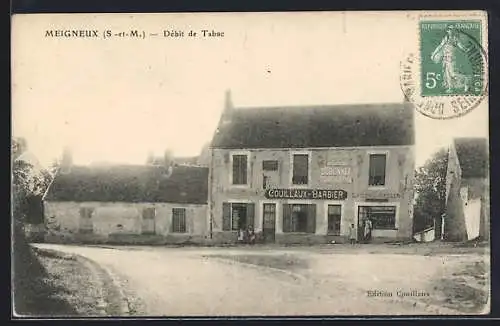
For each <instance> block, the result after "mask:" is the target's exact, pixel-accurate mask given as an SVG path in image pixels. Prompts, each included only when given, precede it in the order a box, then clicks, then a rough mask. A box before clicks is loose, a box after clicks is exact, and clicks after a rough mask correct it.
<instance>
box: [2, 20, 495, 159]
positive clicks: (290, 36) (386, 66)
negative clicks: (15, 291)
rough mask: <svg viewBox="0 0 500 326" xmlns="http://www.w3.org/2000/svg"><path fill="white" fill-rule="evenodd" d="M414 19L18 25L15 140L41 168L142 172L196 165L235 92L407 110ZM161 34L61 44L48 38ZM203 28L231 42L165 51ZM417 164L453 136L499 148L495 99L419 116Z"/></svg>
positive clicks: (258, 101)
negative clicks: (72, 32)
mask: <svg viewBox="0 0 500 326" xmlns="http://www.w3.org/2000/svg"><path fill="white" fill-rule="evenodd" d="M417 22H418V20H417V18H416V16H415V15H412V14H411V13H396V12H386V13H376V12H372V13H360V12H357V13H353V12H351V13H340V12H339V13H295V14H293V13H261V14H251V13H239V14H196V15H195V14H178V15H173V14H138V15H128V14H113V15H111V14H78V15H77V14H73V15H64V14H59V15H54V14H51V15H44V14H39V15H29V16H26V15H16V16H14V18H13V25H12V26H13V28H12V30H13V32H12V49H13V50H12V51H13V52H12V76H13V78H12V83H13V85H12V86H13V87H12V89H13V93H12V126H13V129H12V130H13V136H15V137H18V136H20V137H24V138H25V139H26V140H27V143H28V148H29V151H30V152H31V153H32V154H33V155H34V156H35V157H36V158H37V159H38V160H39V161H40V163H41V164H42V165H44V166H47V165H49V164H50V163H51V162H52V161H53V160H54V159H55V158H57V157H59V156H60V155H61V153H62V150H63V148H64V147H65V146H69V147H70V148H71V149H72V152H73V161H74V163H75V164H89V163H91V162H111V163H128V164H142V163H144V162H145V160H146V157H147V154H148V153H149V152H151V151H152V152H154V153H156V154H158V155H161V153H162V152H163V151H164V150H165V149H167V148H168V149H170V150H172V151H173V153H174V155H176V156H192V155H197V154H199V152H200V151H201V148H202V146H203V145H204V144H206V143H207V142H209V141H210V139H211V137H212V135H213V132H214V130H215V128H216V125H217V122H218V120H219V117H220V114H221V111H222V109H223V107H224V94H225V91H226V90H228V89H230V90H231V94H232V100H233V103H234V105H235V106H261V105H262V106H273V105H307V104H310V105H315V104H343V103H383V102H402V101H403V94H402V91H401V88H400V85H399V76H400V72H401V70H400V62H401V61H402V60H403V59H404V58H405V56H406V55H407V54H408V53H410V52H414V51H418V28H417ZM56 29H96V30H98V31H99V35H100V36H102V33H103V31H105V30H112V31H113V32H121V31H125V32H128V31H130V30H139V31H143V30H144V31H145V32H146V33H158V34H159V35H160V36H157V37H152V38H151V37H146V38H145V39H134V38H130V37H124V38H111V39H103V38H102V37H99V38H84V39H78V38H64V37H62V38H55V37H45V33H46V30H56ZM202 29H207V30H214V31H218V32H224V37H221V38H209V37H206V38H203V37H197V38H189V37H184V38H165V37H162V36H161V35H162V34H163V32H164V31H172V30H175V31H181V30H182V31H184V32H185V35H186V34H187V33H188V32H189V31H190V30H193V31H197V33H198V34H200V33H201V32H200V31H201V30H202ZM415 123H416V145H415V150H416V163H417V166H418V165H421V164H423V163H424V162H425V160H426V159H428V158H429V157H430V155H432V153H434V152H435V151H436V150H437V149H439V148H440V147H442V146H447V145H448V144H449V143H450V142H451V140H452V138H453V137H488V103H487V98H486V99H485V100H484V101H483V102H482V103H481V104H480V105H479V106H478V107H477V108H475V109H474V110H473V111H472V112H470V113H468V114H467V115H465V116H463V117H460V118H456V119H452V120H434V119H430V118H427V117H425V116H423V115H421V114H419V113H418V112H417V113H416V114H415Z"/></svg>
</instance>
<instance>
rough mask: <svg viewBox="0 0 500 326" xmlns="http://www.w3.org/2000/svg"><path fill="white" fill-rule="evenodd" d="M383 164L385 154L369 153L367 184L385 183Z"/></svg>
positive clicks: (384, 162)
mask: <svg viewBox="0 0 500 326" xmlns="http://www.w3.org/2000/svg"><path fill="white" fill-rule="evenodd" d="M385 165H386V154H371V155H370V168H369V169H370V170H369V180H368V185H370V186H384V185H385Z"/></svg>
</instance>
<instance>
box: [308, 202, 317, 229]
mask: <svg viewBox="0 0 500 326" xmlns="http://www.w3.org/2000/svg"><path fill="white" fill-rule="evenodd" d="M307 232H308V233H316V205H315V204H312V205H307Z"/></svg>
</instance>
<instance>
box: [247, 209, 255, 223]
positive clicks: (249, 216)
mask: <svg viewBox="0 0 500 326" xmlns="http://www.w3.org/2000/svg"><path fill="white" fill-rule="evenodd" d="M254 215H255V204H254V203H250V204H247V224H248V225H251V226H252V228H255V224H254V223H255V222H254Z"/></svg>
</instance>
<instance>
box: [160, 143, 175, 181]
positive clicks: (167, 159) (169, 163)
mask: <svg viewBox="0 0 500 326" xmlns="http://www.w3.org/2000/svg"><path fill="white" fill-rule="evenodd" d="M163 165H164V168H165V170H164V171H165V174H164V175H163V176H164V177H166V178H169V177H170V176H171V175H172V170H173V165H174V157H173V155H172V152H171V151H170V150H168V149H166V150H165V152H164V154H163Z"/></svg>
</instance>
